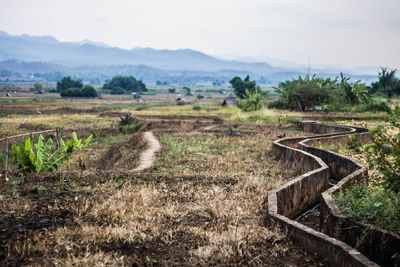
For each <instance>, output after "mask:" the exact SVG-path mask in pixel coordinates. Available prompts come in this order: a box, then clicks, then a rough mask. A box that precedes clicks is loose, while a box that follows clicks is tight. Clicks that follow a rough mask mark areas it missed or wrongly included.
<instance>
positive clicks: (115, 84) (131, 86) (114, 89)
mask: <svg viewBox="0 0 400 267" xmlns="http://www.w3.org/2000/svg"><path fill="white" fill-rule="evenodd" d="M103 89H106V90H110V91H111V93H112V94H125V93H132V92H146V91H147V88H146V85H145V84H144V83H143V82H142V81H139V80H136V79H135V78H134V77H132V76H121V75H117V76H114V77H113V78H112V79H111V81H107V82H106V83H105V84H104V85H103Z"/></svg>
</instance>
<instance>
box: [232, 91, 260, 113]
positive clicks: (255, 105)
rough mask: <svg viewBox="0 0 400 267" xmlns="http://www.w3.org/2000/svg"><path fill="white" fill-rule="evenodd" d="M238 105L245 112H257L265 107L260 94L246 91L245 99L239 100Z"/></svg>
mask: <svg viewBox="0 0 400 267" xmlns="http://www.w3.org/2000/svg"><path fill="white" fill-rule="evenodd" d="M236 105H237V106H238V107H239V108H240V109H241V110H243V111H256V110H259V109H261V108H262V107H263V102H262V97H261V94H260V93H258V92H250V91H249V90H247V89H246V93H245V95H244V98H243V99H241V98H238V99H237V100H236Z"/></svg>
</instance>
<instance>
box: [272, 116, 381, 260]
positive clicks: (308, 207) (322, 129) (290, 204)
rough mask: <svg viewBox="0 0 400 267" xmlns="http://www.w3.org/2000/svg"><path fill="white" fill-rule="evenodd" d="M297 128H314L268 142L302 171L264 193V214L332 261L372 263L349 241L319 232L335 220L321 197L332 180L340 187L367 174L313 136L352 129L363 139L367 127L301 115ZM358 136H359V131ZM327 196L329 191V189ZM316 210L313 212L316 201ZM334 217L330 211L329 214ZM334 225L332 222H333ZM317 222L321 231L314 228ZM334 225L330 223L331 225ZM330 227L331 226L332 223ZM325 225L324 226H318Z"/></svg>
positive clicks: (335, 136)
mask: <svg viewBox="0 0 400 267" xmlns="http://www.w3.org/2000/svg"><path fill="white" fill-rule="evenodd" d="M299 125H300V128H302V130H304V131H307V132H313V133H317V134H319V135H315V136H312V137H302V138H285V139H280V140H277V141H275V142H274V143H273V147H272V149H273V152H274V154H275V155H276V156H277V157H278V158H279V159H280V160H282V161H285V162H286V163H287V164H290V165H291V166H292V167H294V168H296V169H299V170H300V171H302V173H303V174H302V175H300V176H298V177H296V178H294V179H292V180H290V181H289V182H288V183H286V184H284V185H282V186H280V187H279V188H277V189H275V190H272V191H270V192H269V194H268V214H269V215H268V220H269V221H270V222H273V223H277V224H279V225H280V226H281V227H282V228H284V229H286V230H287V231H288V234H289V236H290V237H291V238H292V239H293V240H294V242H295V243H297V244H298V245H300V246H301V247H302V248H303V249H304V250H306V251H308V252H310V253H317V254H318V255H319V256H320V257H321V258H323V259H325V260H326V261H327V263H329V265H332V266H378V265H377V264H376V263H374V262H372V261H371V260H369V259H368V258H367V257H365V256H364V255H363V254H361V253H360V252H359V251H357V250H356V249H354V248H353V247H352V246H350V245H348V244H346V243H344V242H342V241H340V240H338V239H337V238H336V236H335V235H334V234H332V233H330V234H331V236H329V235H328V234H325V233H323V232H327V233H329V231H326V230H327V229H330V228H332V227H328V226H329V225H330V224H331V225H332V224H335V223H336V224H337V223H338V222H337V221H335V220H332V219H331V218H330V215H331V214H330V205H331V204H332V202H333V201H332V202H329V203H328V204H327V203H326V202H325V201H324V198H323V197H322V195H323V193H324V192H326V191H327V190H328V189H329V188H330V187H332V188H336V187H337V186H336V185H334V184H335V183H337V182H339V183H341V182H342V180H346V181H347V183H341V185H342V186H343V185H344V184H345V186H346V187H348V186H350V184H351V183H353V182H354V181H362V180H365V179H366V177H367V175H366V174H367V170H366V168H365V166H363V165H362V164H359V163H358V162H356V161H354V160H351V159H348V158H346V157H344V156H341V155H338V154H335V153H330V152H328V151H325V150H323V149H319V148H316V147H314V146H312V145H315V142H317V141H321V140H322V139H323V140H324V141H327V140H330V141H332V142H335V141H336V140H337V139H338V138H340V139H341V141H343V140H347V141H348V136H349V135H350V134H353V133H356V134H357V135H358V136H361V138H364V139H367V138H368V136H369V135H368V133H367V131H368V130H367V129H364V128H357V127H347V126H337V125H327V124H321V123H316V122H312V121H302V122H300V123H299ZM359 138H360V137H359ZM329 196H330V195H329ZM317 205H319V206H318V208H319V209H320V210H321V215H322V216H319V214H318V212H317V210H316V208H315V207H316V206H317ZM304 213H306V214H313V215H314V225H311V226H314V227H313V228H314V229H313V228H310V227H308V226H306V225H305V224H302V223H300V222H299V221H296V219H299V218H301V217H302V216H304ZM333 217H334V216H333ZM334 226H336V227H337V226H338V225H334ZM319 228H321V230H323V232H320V231H318V230H319ZM333 228H335V227H333ZM335 229H336V228H335ZM324 230H325V231H324Z"/></svg>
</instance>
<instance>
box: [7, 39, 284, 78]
mask: <svg viewBox="0 0 400 267" xmlns="http://www.w3.org/2000/svg"><path fill="white" fill-rule="evenodd" d="M7 59H19V60H23V61H44V62H47V63H53V64H61V65H65V66H70V67H76V66H81V65H87V66H110V65H140V64H145V65H148V66H150V67H154V68H160V69H165V70H190V71H191V70H198V71H219V70H221V69H231V70H247V71H249V72H252V73H255V74H264V75H266V74H269V73H272V72H276V71H280V70H283V69H281V68H276V67H272V66H270V65H269V64H267V63H248V62H241V61H235V60H222V59H217V58H215V57H212V56H209V55H206V54H204V53H202V52H198V51H194V50H191V49H178V50H165V49H164V50H156V49H152V48H135V49H131V50H125V49H121V48H117V47H109V46H107V45H105V44H99V43H96V42H92V41H89V40H84V41H83V42H72V43H68V42H65V43H62V42H59V41H57V40H56V39H55V38H53V37H51V36H41V37H37V36H29V35H20V36H15V35H9V34H8V33H6V32H4V31H2V32H0V60H7Z"/></svg>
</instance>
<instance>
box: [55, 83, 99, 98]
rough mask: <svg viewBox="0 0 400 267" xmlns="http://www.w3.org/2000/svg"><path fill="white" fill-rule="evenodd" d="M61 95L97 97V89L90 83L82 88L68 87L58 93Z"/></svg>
mask: <svg viewBox="0 0 400 267" xmlns="http://www.w3.org/2000/svg"><path fill="white" fill-rule="evenodd" d="M60 95H61V97H97V96H98V94H97V91H96V89H94V87H93V86H91V85H84V86H83V87H82V88H68V89H67V90H64V91H62V92H61V93H60Z"/></svg>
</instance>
